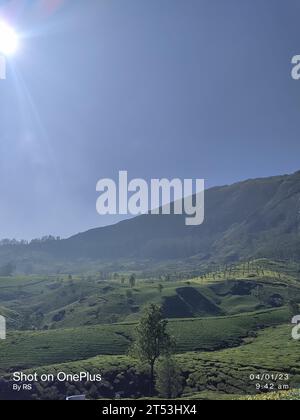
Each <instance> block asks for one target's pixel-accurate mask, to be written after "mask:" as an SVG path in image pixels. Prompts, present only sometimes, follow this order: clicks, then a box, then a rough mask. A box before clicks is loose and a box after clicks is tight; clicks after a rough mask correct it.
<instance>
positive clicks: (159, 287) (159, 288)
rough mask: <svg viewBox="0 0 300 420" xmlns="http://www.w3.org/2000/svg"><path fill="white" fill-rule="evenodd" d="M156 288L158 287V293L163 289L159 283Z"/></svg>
mask: <svg viewBox="0 0 300 420" xmlns="http://www.w3.org/2000/svg"><path fill="white" fill-rule="evenodd" d="M157 288H158V291H159V293H162V291H163V289H164V286H163V285H162V284H159V285H158V286H157Z"/></svg>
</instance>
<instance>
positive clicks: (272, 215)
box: [0, 171, 300, 263]
mask: <svg viewBox="0 0 300 420" xmlns="http://www.w3.org/2000/svg"><path fill="white" fill-rule="evenodd" d="M184 218H185V215H174V214H171V215H149V214H147V215H141V216H138V217H135V218H131V219H127V220H124V221H121V222H119V223H117V224H114V225H110V226H105V227H100V228H95V229H90V230H88V231H85V232H81V233H78V234H76V235H73V236H71V237H69V238H67V239H63V240H60V241H46V242H45V243H34V242H33V243H31V244H29V245H25V246H17V247H15V248H14V254H15V258H16V259H20V258H21V259H22V258H23V259H24V258H25V259H30V255H31V256H32V255H34V256H35V257H37V255H38V254H39V255H40V256H41V257H42V258H48V257H49V258H51V259H54V260H62V259H65V260H78V259H83V260H84V259H87V260H118V259H128V260H139V259H149V260H176V259H184V258H190V257H198V258H199V261H205V260H216V261H220V262H226V263H228V262H229V263H230V262H231V261H232V262H234V261H237V260H239V259H245V258H250V257H268V258H269V257H270V258H274V257H275V258H295V259H300V246H299V245H300V171H297V172H295V173H294V174H291V175H279V176H272V177H268V178H256V179H249V180H245V181H241V182H237V183H234V184H232V185H224V186H220V187H213V188H210V189H208V190H206V192H205V220H204V223H203V224H202V225H200V226H186V225H185V222H184ZM11 249H13V247H12V248H11ZM7 250H8V248H7V247H1V249H0V260H1V261H4V260H5V258H3V255H4V254H5V251H7ZM6 259H7V258H6Z"/></svg>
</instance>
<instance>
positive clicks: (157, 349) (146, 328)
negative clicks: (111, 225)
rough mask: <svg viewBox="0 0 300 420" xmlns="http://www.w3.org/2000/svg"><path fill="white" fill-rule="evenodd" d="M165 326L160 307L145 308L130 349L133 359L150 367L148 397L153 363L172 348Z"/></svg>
mask: <svg viewBox="0 0 300 420" xmlns="http://www.w3.org/2000/svg"><path fill="white" fill-rule="evenodd" d="M167 324H168V321H167V320H165V319H164V318H163V314H162V309H161V307H160V306H158V305H154V304H150V305H149V306H147V307H146V308H145V310H144V312H143V314H142V317H141V320H140V322H139V324H138V326H137V329H136V340H135V342H134V344H133V346H132V349H131V354H132V355H133V356H134V357H136V358H137V359H139V360H140V361H141V362H143V363H147V364H148V365H149V367H150V396H152V395H153V390H154V367H155V362H156V361H157V359H158V358H159V357H160V356H162V355H168V354H170V352H171V349H172V346H173V340H172V338H171V336H170V335H169V334H168V332H167Z"/></svg>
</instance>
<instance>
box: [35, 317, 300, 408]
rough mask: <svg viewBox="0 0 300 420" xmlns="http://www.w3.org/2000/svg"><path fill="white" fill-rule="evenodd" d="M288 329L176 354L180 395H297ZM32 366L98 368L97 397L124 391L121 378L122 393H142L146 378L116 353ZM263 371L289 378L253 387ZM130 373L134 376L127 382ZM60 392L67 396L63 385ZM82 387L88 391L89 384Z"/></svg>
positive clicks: (297, 371)
mask: <svg viewBox="0 0 300 420" xmlns="http://www.w3.org/2000/svg"><path fill="white" fill-rule="evenodd" d="M290 332H291V329H290V326H289V325H281V326H278V327H274V328H267V329H265V330H262V331H260V332H259V334H258V336H257V338H253V341H252V342H250V343H248V344H243V345H241V346H239V347H237V348H232V349H225V350H220V351H215V352H203V353H199V352H187V353H182V354H178V355H177V356H176V359H177V362H178V363H179V365H180V367H181V369H182V373H183V377H184V393H183V395H182V397H181V398H182V399H186V400H189V399H199V400H206V399H207V400H223V399H229V400H232V399H244V400H247V399H249V400H252V399H254V400H255V399H262V400H268V399H271V400H273V399H275V400H276V399H278V400H281V399H283V400H284V399H299V392H298V391H293V389H295V388H296V387H297V384H299V378H300V360H299V348H298V347H299V343H298V342H296V341H294V340H291V338H290ZM34 371H37V373H38V374H39V375H40V374H41V373H52V374H55V373H58V372H62V371H63V372H68V373H78V372H80V371H88V372H90V373H99V372H100V373H101V374H102V376H103V383H102V385H101V387H100V388H99V389H98V391H97V390H95V389H94V393H95V395H97V398H99V396H101V395H102V396H105V395H106V396H108V397H110V398H113V397H114V395H115V393H116V392H118V391H119V390H122V389H123V390H124V383H127V386H128V393H126V394H125V397H132V398H140V394H139V387H141V386H143V385H145V383H147V381H146V376H145V369H144V368H140V367H139V365H137V363H136V361H135V360H133V359H132V358H130V357H128V356H120V355H117V356H107V355H102V356H96V357H93V358H90V359H87V360H82V361H75V362H68V363H63V364H54V365H50V366H44V367H41V368H38V369H35V370H34ZM29 372H30V371H29ZM262 373H268V374H276V373H279V374H283V373H286V374H288V375H289V380H288V381H287V382H285V381H279V380H277V381H275V380H274V386H275V389H278V391H276V392H271V393H269V392H263V393H260V392H258V391H257V390H256V383H257V381H258V380H257V379H256V380H255V381H252V380H251V379H250V375H251V374H254V375H258V374H260V375H261V374H262ZM128 378H131V379H132V381H128ZM261 383H264V381H261ZM280 384H281V385H282V384H288V385H289V386H290V387H291V389H290V390H289V391H284V392H283V391H281V390H280ZM47 386H49V387H53V386H54V388H55V386H56V385H55V384H54V385H53V384H46V385H45V387H46V390H47V389H48V388H47ZM64 386H65V385H64ZM78 386H79V388H78V389H77V392H82V389H81V388H80V386H82V385H78ZM126 389H127V388H125V390H126ZM40 392H41V393H42V394H43V395H48V394H49V390H48V391H47V392H46V391H45V390H43V389H41V390H40ZM56 392H57V391H56ZM61 392H63V395H66V393H67V386H66V388H64V389H63V390H61ZM72 392H74V389H72ZM86 392H87V393H89V387H88V389H87V390H86ZM103 393H105V395H104V394H103ZM92 398H93V396H92Z"/></svg>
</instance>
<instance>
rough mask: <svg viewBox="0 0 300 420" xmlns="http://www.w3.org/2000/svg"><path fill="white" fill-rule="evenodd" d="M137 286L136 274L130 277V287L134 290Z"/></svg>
mask: <svg viewBox="0 0 300 420" xmlns="http://www.w3.org/2000/svg"><path fill="white" fill-rule="evenodd" d="M135 285H136V276H135V274H131V276H130V277H129V286H130V287H131V288H133V287H134V286H135Z"/></svg>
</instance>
